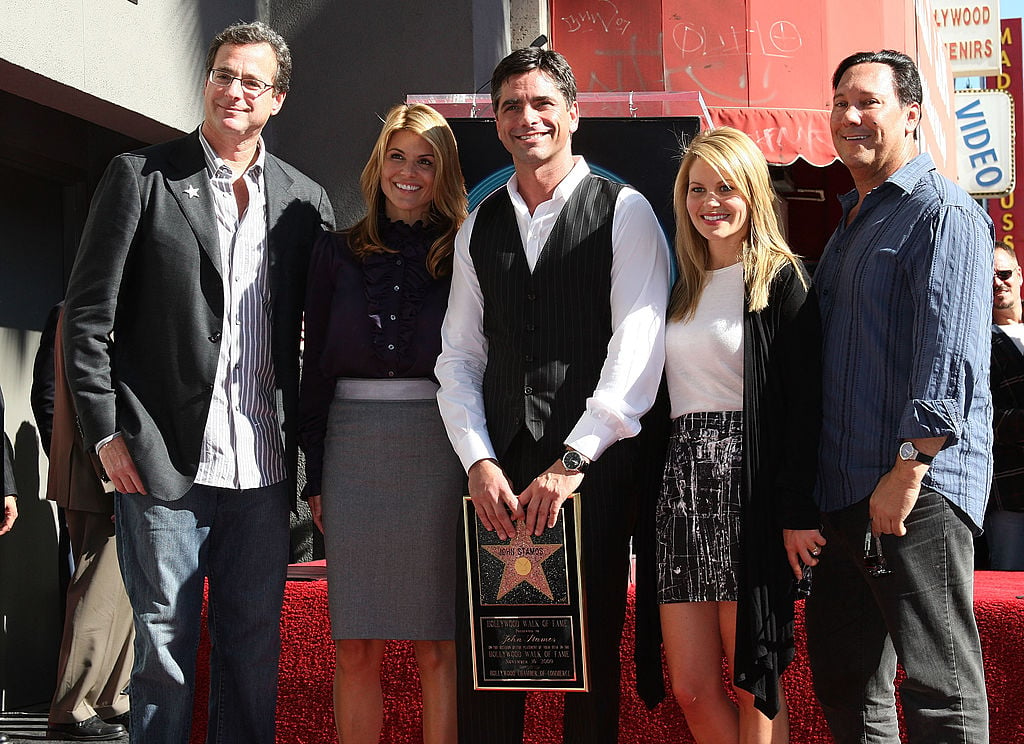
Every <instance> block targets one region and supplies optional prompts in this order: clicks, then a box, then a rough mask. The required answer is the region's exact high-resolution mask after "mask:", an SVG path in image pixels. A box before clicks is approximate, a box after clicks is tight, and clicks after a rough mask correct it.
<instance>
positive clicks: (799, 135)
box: [708, 106, 839, 167]
mask: <svg viewBox="0 0 1024 744" xmlns="http://www.w3.org/2000/svg"><path fill="white" fill-rule="evenodd" d="M708 111H710V112H711V119H712V121H714V123H715V126H716V127H720V126H729V127H735V128H736V129H739V130H741V131H743V132H746V133H747V134H749V135H750V138H751V139H752V140H754V142H756V143H757V146H758V147H760V148H761V152H763V153H764V156H765V158H767V160H768V162H769V163H771V164H772V165H789V164H791V163H792V162H793V161H794V160H796V159H797V158H803V159H804V160H806V161H807V162H808V163H810V164H811V165H817V166H819V167H824V166H826V165H829V164H831V163H833V162H835V161H836V160H838V159H839V156H838V155H836V150H835V148H834V147H833V146H832V133H831V131H830V129H829V112H828V111H820V110H816V109H789V108H781V109H778V108H776V109H773V108H724V107H721V106H709V107H708Z"/></svg>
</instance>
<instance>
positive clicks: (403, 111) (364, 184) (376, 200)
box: [348, 104, 466, 279]
mask: <svg viewBox="0 0 1024 744" xmlns="http://www.w3.org/2000/svg"><path fill="white" fill-rule="evenodd" d="M402 130H405V131H409V132H412V133H413V134H418V135H419V136H420V137H422V138H423V139H425V140H426V141H427V142H428V143H430V146H431V147H432V148H433V150H434V196H433V198H432V199H431V203H430V215H429V217H428V219H429V220H430V222H431V223H432V224H435V225H438V226H439V227H440V228H441V234H440V235H439V236H438V237H437V240H435V241H434V244H433V245H432V246H431V247H430V252H429V253H428V254H427V269H428V270H429V271H430V275H431V276H433V277H434V278H435V279H436V278H438V277H441V276H445V275H447V274H449V273H451V265H452V252H453V250H454V244H455V233H457V232H458V231H459V227H460V226H461V225H462V223H463V221H465V219H466V183H465V181H464V180H463V178H462V168H461V167H460V166H459V149H458V146H457V145H456V144H455V135H454V134H453V133H452V130H451V127H449V126H448V122H447V121H446V120H445V118H444V117H443V116H441V114H439V113H438V112H437V111H435V110H434V109H432V108H431V107H430V106H426V105H424V104H412V105H408V104H399V105H397V106H394V107H393V108H392V109H391V110H390V111H389V112H388V116H387V118H386V119H385V120H384V126H383V127H381V130H380V135H379V136H378V137H377V142H376V144H374V146H373V152H371V153H370V159H369V160H368V161H367V162H366V167H365V168H363V173H362V176H360V178H359V185H360V188H361V189H362V192H363V199H364V200H365V201H366V206H367V207H368V210H367V212H366V216H365V217H363V218H362V219H361V220H359V222H357V223H356V224H354V225H353V226H352V227H351V228H350V229H349V231H348V234H349V238H348V240H349V245H350V246H351V248H352V252H353V253H354V254H355V255H356V256H357V257H358V258H359V259H362V258H363V257H365V256H366V255H368V254H371V253H393V252H394V251H392V250H391V249H390V248H388V247H387V246H386V245H384V241H383V240H381V237H380V228H379V216H380V211H381V199H383V198H384V194H383V192H382V191H381V189H380V174H381V172H382V171H383V169H384V158H385V157H386V156H387V151H388V143H389V142H390V141H391V135H393V134H394V133H395V132H398V131H402Z"/></svg>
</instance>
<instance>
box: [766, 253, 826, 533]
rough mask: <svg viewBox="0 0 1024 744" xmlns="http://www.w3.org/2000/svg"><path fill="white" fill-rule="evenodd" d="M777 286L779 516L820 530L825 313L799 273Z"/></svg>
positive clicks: (783, 523)
mask: <svg viewBox="0 0 1024 744" xmlns="http://www.w3.org/2000/svg"><path fill="white" fill-rule="evenodd" d="M804 278H805V279H806V274H805V275H804ZM778 289H779V292H778V296H777V297H773V298H771V300H770V302H772V303H777V304H776V306H777V307H778V310H779V313H780V315H779V320H778V323H779V325H778V329H777V331H776V336H775V344H774V347H775V348H774V350H773V353H772V355H771V362H770V368H769V372H768V374H769V380H768V382H769V390H775V391H778V393H779V394H780V400H778V401H777V404H776V405H777V406H778V407H777V408H776V409H775V410H776V412H775V415H774V416H773V418H774V419H775V422H774V423H775V424H776V426H777V428H776V429H775V430H776V431H777V432H778V433H779V435H780V436H781V441H782V446H781V447H779V448H778V450H777V451H778V452H779V454H780V455H781V462H780V464H779V467H778V469H777V470H776V474H775V481H774V484H773V491H774V494H775V499H776V510H777V518H778V524H779V525H780V527H782V528H786V529H817V528H819V527H820V526H821V518H820V515H819V512H818V507H817V505H816V504H815V503H814V499H813V493H814V484H815V481H816V480H817V477H818V441H819V437H820V433H821V314H820V311H819V309H818V302H817V295H815V293H814V292H811V291H809V287H807V288H805V287H804V286H803V284H802V283H801V282H800V278H799V277H798V275H797V273H796V272H795V271H793V272H792V273H791V274H790V276H788V278H787V280H786V281H784V282H780V284H779V287H778Z"/></svg>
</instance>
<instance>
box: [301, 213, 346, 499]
mask: <svg viewBox="0 0 1024 744" xmlns="http://www.w3.org/2000/svg"><path fill="white" fill-rule="evenodd" d="M343 248H344V244H343V242H342V241H340V240H338V238H337V237H336V236H335V235H334V234H332V233H325V234H323V235H321V236H320V238H319V239H318V240H317V242H316V245H315V246H314V247H313V256H312V258H311V259H310V262H309V281H308V283H307V285H306V314H305V339H304V347H303V352H302V384H301V386H300V388H299V445H300V446H301V447H302V451H303V452H305V454H306V485H305V488H303V490H302V497H303V498H305V499H308V498H309V497H310V496H317V495H319V494H320V483H321V480H322V478H323V461H324V438H325V437H326V434H327V412H328V409H329V408H330V405H331V399H332V398H333V395H334V378H332V377H327V376H326V375H324V373H323V365H322V363H321V360H322V357H323V351H324V345H325V344H326V342H327V332H328V327H329V323H330V314H331V301H332V298H333V297H334V284H335V281H334V280H335V270H336V269H335V261H334V254H335V251H337V250H341V249H343Z"/></svg>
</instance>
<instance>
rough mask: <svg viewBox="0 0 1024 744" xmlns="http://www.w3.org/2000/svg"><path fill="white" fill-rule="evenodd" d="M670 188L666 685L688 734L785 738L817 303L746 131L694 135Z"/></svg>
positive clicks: (811, 460) (810, 521) (814, 541)
mask: <svg viewBox="0 0 1024 744" xmlns="http://www.w3.org/2000/svg"><path fill="white" fill-rule="evenodd" d="M674 201H675V213H676V243H675V253H676V260H677V263H678V268H679V278H678V280H677V282H676V284H675V287H674V288H673V290H672V297H671V300H670V303H669V312H668V316H669V317H668V324H667V326H666V334H665V341H666V364H665V375H666V379H667V382H668V388H669V397H670V400H671V416H672V426H671V435H670V439H669V443H668V453H667V456H666V461H665V471H664V480H663V485H662V493H661V496H660V499H659V502H658V506H657V515H656V522H657V546H656V548H657V574H658V577H657V578H658V586H657V593H658V602H659V605H660V614H661V626H662V637H663V641H664V645H665V653H666V657H667V661H668V667H669V673H670V676H671V680H672V690H673V693H674V695H675V698H676V700H677V701H678V702H679V705H680V706H681V707H682V709H683V712H684V714H685V716H686V722H687V725H688V726H689V728H690V731H691V732H692V734H693V736H694V738H695V739H696V740H697V742H698V743H699V744H704V743H708V744H710V743H712V742H713V743H714V744H723V743H728V742H743V743H744V744H753V743H754V742H758V743H759V744H761V743H763V744H768V743H769V742H772V743H778V742H785V741H787V740H788V719H787V714H786V706H785V698H784V695H783V693H782V688H781V685H780V683H779V676H780V675H781V674H782V671H783V670H784V669H785V667H786V665H787V664H788V663H789V661H790V660H791V659H792V656H793V634H792V623H793V596H794V594H793V587H794V579H795V578H796V577H799V576H800V573H801V565H800V562H801V561H803V563H804V564H806V565H813V564H814V563H816V562H817V561H816V559H815V557H814V556H815V555H817V554H818V551H820V550H821V547H822V546H823V545H824V542H825V541H824V539H823V538H822V537H821V536H820V533H819V532H818V529H817V528H818V513H817V509H816V507H815V506H814V503H813V501H812V500H811V492H812V489H813V487H814V480H815V473H816V465H815V463H816V458H817V444H818V431H819V428H820V424H819V417H820V415H819V408H820V404H819V399H820V381H819V374H818V368H819V361H818V359H819V344H820V340H819V319H818V309H817V306H816V304H815V303H814V299H813V294H809V293H808V284H809V280H808V277H807V273H806V271H805V270H804V268H803V266H802V264H801V262H800V260H799V259H798V258H797V256H795V255H794V254H793V252H792V251H791V250H790V248H789V247H788V246H787V244H786V241H785V239H784V238H783V237H782V234H781V232H780V229H779V225H778V219H777V217H776V212H775V193H774V191H773V190H772V185H771V179H770V176H769V173H768V166H767V163H766V162H765V159H764V156H763V155H762V154H761V152H760V151H759V150H758V149H757V146H756V145H755V144H754V143H753V142H752V141H751V140H750V138H749V137H747V136H746V135H745V134H743V133H742V132H740V131H738V130H735V129H731V128H728V127H721V128H718V129H713V130H710V131H707V132H703V133H701V134H699V135H698V136H696V137H695V138H694V139H693V141H692V142H691V143H690V145H689V147H688V148H687V149H686V152H685V155H684V157H683V160H682V163H681V165H680V168H679V173H678V176H677V178H676V183H675V193H674ZM784 527H785V528H790V529H788V530H787V532H786V540H787V541H788V542H789V543H791V544H792V546H793V556H792V563H791V562H790V561H788V560H787V551H786V547H785V545H784V540H783V528H784ZM723 652H724V653H725V656H726V658H727V659H728V662H729V667H730V670H731V676H732V679H733V688H734V691H735V697H736V702H735V703H733V701H732V700H731V699H730V696H729V695H728V694H727V691H726V689H725V688H724V686H723V685H722V674H721V670H722V666H721V665H722V653H723Z"/></svg>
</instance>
